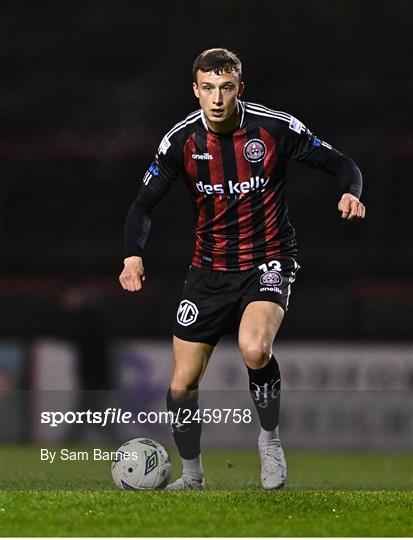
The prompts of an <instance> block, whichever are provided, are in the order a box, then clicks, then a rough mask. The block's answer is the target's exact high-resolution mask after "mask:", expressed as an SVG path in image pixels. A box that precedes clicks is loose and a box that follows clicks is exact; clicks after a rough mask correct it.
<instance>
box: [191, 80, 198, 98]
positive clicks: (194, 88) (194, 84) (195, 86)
mask: <svg viewBox="0 0 413 540" xmlns="http://www.w3.org/2000/svg"><path fill="white" fill-rule="evenodd" d="M192 88H193V91H194V94H195V95H196V97H197V98H198V99H199V90H198V85H197V84H196V82H194V83H193V85H192Z"/></svg>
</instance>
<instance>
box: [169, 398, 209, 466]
mask: <svg viewBox="0 0 413 540" xmlns="http://www.w3.org/2000/svg"><path fill="white" fill-rule="evenodd" d="M166 407H167V409H168V412H170V413H172V419H171V422H170V426H171V431H172V435H173V438H174V440H175V444H176V446H177V448H178V452H179V455H180V456H181V458H182V459H184V460H192V459H195V458H198V457H199V455H200V453H201V431H202V422H197V421H196V420H192V418H193V415H194V414H195V413H196V411H198V410H199V407H198V396H196V397H194V398H191V399H188V400H185V401H176V400H174V399H173V397H172V395H171V389H169V390H168V393H167V395H166Z"/></svg>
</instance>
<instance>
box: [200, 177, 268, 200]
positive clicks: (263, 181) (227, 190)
mask: <svg viewBox="0 0 413 540" xmlns="http://www.w3.org/2000/svg"><path fill="white" fill-rule="evenodd" d="M269 181H270V177H269V176H267V177H266V178H261V177H260V176H252V177H251V178H250V179H249V180H245V181H244V182H237V181H235V180H227V181H225V183H224V184H206V183H204V182H203V181H202V180H199V181H198V182H197V183H196V184H195V186H196V189H197V190H198V191H199V192H200V193H204V195H229V196H231V195H232V196H237V195H242V194H245V193H249V192H250V191H257V190H261V191H264V189H265V188H266V187H267V185H268V183H269Z"/></svg>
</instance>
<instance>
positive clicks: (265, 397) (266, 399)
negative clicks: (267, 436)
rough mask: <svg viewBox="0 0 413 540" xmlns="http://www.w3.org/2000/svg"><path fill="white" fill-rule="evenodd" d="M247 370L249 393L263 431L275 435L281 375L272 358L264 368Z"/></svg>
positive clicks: (278, 417) (278, 411)
mask: <svg viewBox="0 0 413 540" xmlns="http://www.w3.org/2000/svg"><path fill="white" fill-rule="evenodd" d="M247 368H248V376H249V381H250V392H251V396H252V399H253V400H254V405H255V408H256V409H257V412H258V417H259V419H260V424H261V427H262V429H263V430H265V431H269V432H272V433H273V434H275V433H277V432H276V429H277V426H278V423H279V420H280V394H281V375H280V368H279V366H278V362H277V360H276V359H275V357H274V356H271V359H270V361H269V362H268V364H267V365H266V366H264V367H263V368H259V369H251V368H249V367H248V366H247ZM277 434H278V433H277Z"/></svg>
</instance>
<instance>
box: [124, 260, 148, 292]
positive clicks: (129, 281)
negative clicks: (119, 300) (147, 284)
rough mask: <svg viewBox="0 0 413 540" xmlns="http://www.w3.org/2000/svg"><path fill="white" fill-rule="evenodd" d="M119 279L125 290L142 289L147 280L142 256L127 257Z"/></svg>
mask: <svg viewBox="0 0 413 540" xmlns="http://www.w3.org/2000/svg"><path fill="white" fill-rule="evenodd" d="M123 262H124V265H125V266H124V268H123V270H122V273H121V275H120V276H119V281H120V284H121V285H122V287H123V288H124V289H125V291H131V292H135V291H140V290H141V289H142V287H143V282H144V281H145V269H144V267H143V262H142V257H127V258H126V259H125V260H124V261H123Z"/></svg>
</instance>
